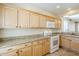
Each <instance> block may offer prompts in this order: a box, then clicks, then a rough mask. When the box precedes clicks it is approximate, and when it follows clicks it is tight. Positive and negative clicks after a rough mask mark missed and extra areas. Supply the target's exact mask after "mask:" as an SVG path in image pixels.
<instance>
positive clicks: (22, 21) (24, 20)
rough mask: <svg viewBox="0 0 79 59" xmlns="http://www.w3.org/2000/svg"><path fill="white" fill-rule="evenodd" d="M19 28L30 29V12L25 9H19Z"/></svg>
mask: <svg viewBox="0 0 79 59" xmlns="http://www.w3.org/2000/svg"><path fill="white" fill-rule="evenodd" d="M18 26H19V27H22V28H23V27H24V28H27V27H29V12H28V11H27V10H24V9H18Z"/></svg>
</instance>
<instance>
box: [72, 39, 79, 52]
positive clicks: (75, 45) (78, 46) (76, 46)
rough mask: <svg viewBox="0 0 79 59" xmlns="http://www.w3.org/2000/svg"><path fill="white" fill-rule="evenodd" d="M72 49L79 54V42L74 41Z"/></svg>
mask: <svg viewBox="0 0 79 59" xmlns="http://www.w3.org/2000/svg"><path fill="white" fill-rule="evenodd" d="M71 49H72V50H74V51H77V52H79V40H75V39H74V40H72V41H71Z"/></svg>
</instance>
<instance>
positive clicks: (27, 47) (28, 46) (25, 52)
mask: <svg viewBox="0 0 79 59" xmlns="http://www.w3.org/2000/svg"><path fill="white" fill-rule="evenodd" d="M19 56H32V43H25V44H23V45H21V49H19Z"/></svg>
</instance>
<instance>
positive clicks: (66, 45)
mask: <svg viewBox="0 0 79 59" xmlns="http://www.w3.org/2000/svg"><path fill="white" fill-rule="evenodd" d="M61 46H62V47H64V48H68V49H69V48H70V40H69V39H67V38H65V37H62V38H61Z"/></svg>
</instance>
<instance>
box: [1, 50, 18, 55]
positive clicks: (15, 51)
mask: <svg viewBox="0 0 79 59" xmlns="http://www.w3.org/2000/svg"><path fill="white" fill-rule="evenodd" d="M18 54H19V53H18V51H17V50H14V51H10V52H6V53H2V54H0V55H1V56H18Z"/></svg>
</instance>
